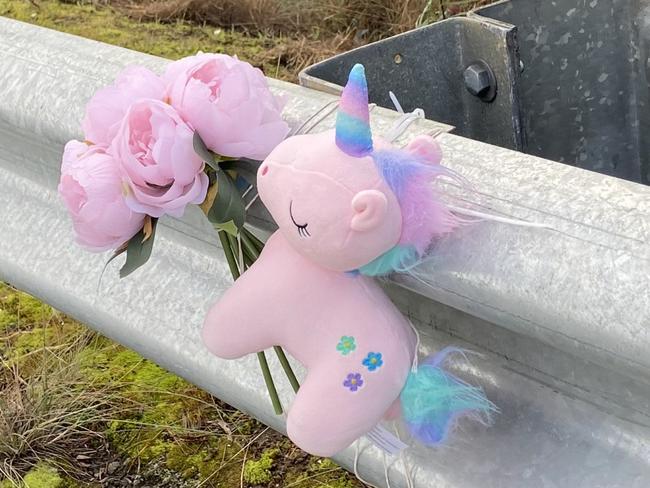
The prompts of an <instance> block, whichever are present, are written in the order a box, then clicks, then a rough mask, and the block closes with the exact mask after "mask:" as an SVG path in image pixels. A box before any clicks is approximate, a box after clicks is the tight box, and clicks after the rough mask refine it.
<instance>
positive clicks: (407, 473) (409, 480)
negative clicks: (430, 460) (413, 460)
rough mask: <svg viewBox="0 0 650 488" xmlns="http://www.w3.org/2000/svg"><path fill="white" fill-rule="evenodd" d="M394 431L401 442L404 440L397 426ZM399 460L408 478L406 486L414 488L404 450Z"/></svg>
mask: <svg viewBox="0 0 650 488" xmlns="http://www.w3.org/2000/svg"><path fill="white" fill-rule="evenodd" d="M393 430H394V431H395V435H396V436H397V438H398V439H399V440H400V441H401V440H402V439H401V438H400V435H399V430H397V426H396V425H395V424H393ZM402 442H404V441H402ZM399 459H400V461H402V464H403V465H404V477H405V478H406V486H407V488H413V478H412V476H411V468H410V467H409V465H408V462H407V460H406V456H405V455H404V449H402V450H401V451H400V452H399Z"/></svg>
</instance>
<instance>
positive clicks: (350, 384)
mask: <svg viewBox="0 0 650 488" xmlns="http://www.w3.org/2000/svg"><path fill="white" fill-rule="evenodd" d="M343 386H345V387H346V388H348V389H349V390H350V391H357V390H358V389H359V388H361V387H362V386H363V379H362V378H361V375H360V374H359V373H350V374H349V375H348V377H347V378H346V379H345V381H344V382H343Z"/></svg>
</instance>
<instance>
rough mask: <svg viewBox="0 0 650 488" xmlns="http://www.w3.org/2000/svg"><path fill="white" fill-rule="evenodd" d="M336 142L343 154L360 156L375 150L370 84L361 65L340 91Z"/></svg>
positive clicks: (355, 68) (356, 67) (358, 65)
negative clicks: (371, 128)
mask: <svg viewBox="0 0 650 488" xmlns="http://www.w3.org/2000/svg"><path fill="white" fill-rule="evenodd" d="M336 145H337V146H338V147H339V149H341V151H343V152H344V153H346V154H348V155H350V156H355V157H361V156H365V155H366V154H368V153H370V152H372V133H371V132H370V113H369V111H368V84H367V83H366V72H365V69H364V67H363V65H362V64H355V65H354V66H353V67H352V70H351V71H350V75H349V77H348V83H347V85H345V88H344V89H343V93H342V94H341V101H340V102H339V110H338V113H337V114H336Z"/></svg>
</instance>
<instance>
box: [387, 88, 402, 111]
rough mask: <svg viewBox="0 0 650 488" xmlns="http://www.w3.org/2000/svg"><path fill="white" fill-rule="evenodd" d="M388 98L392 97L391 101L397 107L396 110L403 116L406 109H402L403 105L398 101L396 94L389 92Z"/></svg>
mask: <svg viewBox="0 0 650 488" xmlns="http://www.w3.org/2000/svg"><path fill="white" fill-rule="evenodd" d="M388 96H389V97H390V101H391V102H393V105H394V106H395V110H397V111H398V112H399V113H401V114H403V113H404V109H403V108H402V105H401V104H400V103H399V100H398V99H397V97H396V96H395V94H394V93H393V92H392V91H390V90H388Z"/></svg>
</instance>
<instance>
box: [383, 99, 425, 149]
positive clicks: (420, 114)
mask: <svg viewBox="0 0 650 488" xmlns="http://www.w3.org/2000/svg"><path fill="white" fill-rule="evenodd" d="M388 96H389V97H390V101H391V102H393V105H394V106H395V110H397V112H398V113H399V114H401V117H400V118H398V119H397V120H396V121H395V122H394V123H393V125H392V126H391V128H390V129H388V132H386V134H384V138H385V139H387V140H388V141H389V142H394V141H395V140H396V139H397V138H398V137H399V136H401V135H402V134H404V131H406V129H408V128H409V126H410V125H411V124H412V123H413V122H415V121H416V120H418V119H423V118H424V117H425V115H424V110H422V109H421V108H416V109H415V110H413V112H409V113H404V109H403V108H402V105H401V104H400V103H399V100H398V99H397V97H396V96H395V94H394V93H393V92H392V91H390V90H389V91H388Z"/></svg>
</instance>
